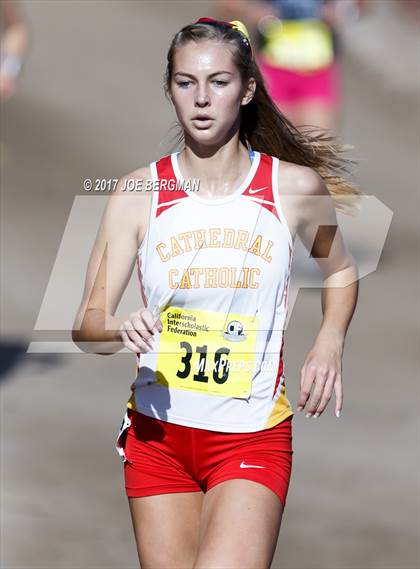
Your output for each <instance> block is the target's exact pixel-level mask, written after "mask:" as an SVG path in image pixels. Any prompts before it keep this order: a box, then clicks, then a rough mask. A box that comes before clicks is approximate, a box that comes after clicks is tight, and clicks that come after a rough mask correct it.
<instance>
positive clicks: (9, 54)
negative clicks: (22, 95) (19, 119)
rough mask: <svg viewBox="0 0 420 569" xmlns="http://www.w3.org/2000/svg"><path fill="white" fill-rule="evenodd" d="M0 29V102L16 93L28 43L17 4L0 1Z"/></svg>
mask: <svg viewBox="0 0 420 569" xmlns="http://www.w3.org/2000/svg"><path fill="white" fill-rule="evenodd" d="M0 29H1V42H0V100H1V101H6V100H8V99H10V98H11V97H12V96H13V94H14V93H15V91H16V84H17V78H18V76H19V74H20V72H21V70H22V64H23V59H24V57H25V54H26V52H27V49H28V41H29V29H28V25H27V23H26V20H25V18H24V16H23V12H22V7H21V6H20V5H19V3H18V2H16V1H12V0H1V1H0Z"/></svg>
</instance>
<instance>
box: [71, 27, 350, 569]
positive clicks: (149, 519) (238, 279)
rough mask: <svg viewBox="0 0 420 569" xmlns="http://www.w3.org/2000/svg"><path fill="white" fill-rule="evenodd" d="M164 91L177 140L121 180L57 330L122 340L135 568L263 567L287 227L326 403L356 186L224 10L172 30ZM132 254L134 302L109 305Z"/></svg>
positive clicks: (278, 463) (344, 296) (344, 309)
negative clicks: (341, 222) (128, 385)
mask: <svg viewBox="0 0 420 569" xmlns="http://www.w3.org/2000/svg"><path fill="white" fill-rule="evenodd" d="M166 92H167V94H168V96H169V97H170V99H171V101H172V103H173V105H174V107H175V111H176V114H177V117H178V119H179V122H180V125H181V127H182V136H183V141H184V143H183V146H182V150H181V152H178V153H176V152H174V153H172V154H170V155H168V156H164V157H163V158H160V159H159V160H157V161H156V162H153V163H152V164H151V165H150V166H149V167H144V168H140V169H138V170H134V171H133V172H131V173H130V174H128V175H127V176H124V177H123V178H121V180H119V183H118V187H117V190H116V192H115V193H114V195H113V196H112V197H111V198H110V200H109V203H108V206H107V209H106V211H105V214H104V217H103V219H102V221H101V227H100V229H99V233H98V236H97V239H96V242H95V245H94V248H93V251H92V254H91V258H90V261H89V266H88V271H87V278H86V286H85V292H84V296H83V299H82V303H81V306H80V309H79V312H78V314H77V318H76V322H75V325H74V332H73V339H74V341H75V342H76V343H77V344H78V345H79V346H80V347H81V348H82V349H83V350H84V351H86V352H93V353H100V354H106V353H115V352H117V351H119V350H120V349H122V348H123V347H126V348H128V349H129V350H131V351H133V352H135V353H136V355H137V356H136V357H137V368H136V379H135V381H134V383H133V385H132V392H133V393H132V396H131V397H130V400H129V402H128V404H127V407H128V409H127V412H126V414H125V417H124V420H123V424H122V426H121V430H120V433H119V436H118V439H117V450H118V452H119V453H120V455H121V456H122V458H123V461H124V474H125V486H126V493H127V496H128V500H129V506H130V511H131V516H132V522H133V527H134V533H135V538H136V544H137V550H138V555H139V561H140V563H141V567H142V568H143V569H146V568H158V567H159V568H169V567H177V568H180V567H183V568H184V567H185V568H188V567H190V568H192V567H194V568H204V567H206V568H208V567H219V568H226V567H241V568H247V567H249V568H256V567H258V568H262V567H270V564H271V562H272V559H273V556H274V552H275V548H276V543H277V539H278V535H279V530H280V524H281V519H282V515H283V511H284V506H285V503H286V496H287V491H288V486H289V480H290V474H291V464H292V454H293V450H292V417H293V410H292V408H291V405H290V402H289V400H288V398H287V394H286V386H285V375H284V359H283V351H284V350H283V349H284V336H283V332H284V323H285V319H286V315H287V306H288V289H289V281H290V267H291V263H292V256H293V248H294V240H295V237H296V235H299V237H300V239H301V240H302V241H303V243H304V244H305V246H306V247H307V248H308V250H310V251H311V254H312V255H313V256H314V257H316V258H317V260H318V262H319V266H320V268H321V270H322V271H323V274H324V275H325V281H324V288H323V290H322V310H323V318H322V322H321V325H320V329H319V332H318V334H317V336H316V338H315V340H314V344H313V346H312V348H311V350H310V351H309V353H308V354H307V356H306V359H305V362H304V365H303V368H302V373H301V378H300V394H299V399H298V409H299V410H302V409H304V408H305V407H306V412H307V416H309V415H308V414H310V415H311V416H313V417H318V416H320V415H321V414H322V413H323V412H324V410H325V408H326V406H327V404H328V402H329V401H330V399H331V397H332V394H333V393H335V411H336V414H337V416H339V413H340V411H341V409H342V378H341V371H342V354H343V346H344V339H345V335H346V331H347V328H348V326H349V323H350V320H351V317H352V314H353V311H354V308H355V304H356V298H357V270H356V267H355V265H354V262H353V259H352V257H351V256H350V255H349V253H348V252H347V251H346V248H345V246H344V243H343V239H342V236H341V234H340V231H339V229H338V227H337V220H336V211H335V208H336V207H337V208H341V209H342V210H343V211H345V210H346V207H344V205H343V202H344V201H348V200H346V198H350V201H351V200H354V199H356V197H357V194H358V193H360V192H359V190H357V189H355V188H354V187H352V186H351V185H350V184H349V183H348V182H346V181H345V180H344V179H343V178H342V177H341V175H340V173H342V172H343V171H346V165H347V161H346V160H344V158H342V157H341V156H340V152H341V150H342V148H341V147H340V146H339V145H338V144H337V143H336V142H335V141H334V140H333V139H332V138H330V137H327V136H325V135H320V134H319V133H318V134H316V135H315V134H311V133H309V132H308V133H306V134H304V133H301V132H299V131H298V130H297V129H296V128H295V127H293V126H292V124H291V123H290V122H289V121H288V120H287V119H285V117H284V116H283V115H282V114H281V113H280V112H279V111H278V110H277V108H276V106H275V104H274V103H273V101H272V100H271V99H270V97H269V96H268V94H267V91H266V88H265V86H264V82H263V80H262V77H261V73H260V71H259V69H258V67H257V65H256V64H255V60H254V57H253V51H252V46H251V44H250V41H249V37H248V34H247V30H246V28H245V27H244V26H243V24H241V23H240V22H220V21H216V20H212V19H210V18H200V20H198V21H197V22H196V23H194V24H191V25H187V26H185V27H184V28H183V29H182V30H180V31H179V32H178V33H177V34H176V35H175V37H174V39H173V41H172V44H171V46H170V49H169V52H168V65H167V71H166ZM279 158H280V160H279ZM196 179H198V180H199V183H200V185H199V191H192V189H194V188H193V182H194V180H196ZM133 186H136V187H137V188H138V189H139V191H137V192H129V191H127V188H133ZM151 187H153V188H154V190H158V191H145V190H146V189H147V188H149V189H150V188H151ZM140 190H144V191H140ZM136 260H137V261H138V273H139V278H140V283H141V292H142V296H143V301H144V305H145V308H144V309H141V310H136V311H135V312H133V313H131V314H130V315H129V316H128V317H124V318H119V317H116V316H114V314H115V311H116V308H117V306H118V304H119V301H120V299H121V297H122V294H123V292H124V290H125V288H126V286H127V283H128V281H129V279H130V275H131V273H132V271H133V268H134V264H135V262H136Z"/></svg>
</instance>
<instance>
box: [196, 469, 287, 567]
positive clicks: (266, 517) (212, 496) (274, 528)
mask: <svg viewBox="0 0 420 569" xmlns="http://www.w3.org/2000/svg"><path fill="white" fill-rule="evenodd" d="M282 515H283V506H282V503H281V501H280V500H279V498H278V496H277V495H276V494H275V493H274V492H273V491H272V490H270V489H269V488H267V487H266V486H264V485H262V484H260V483H258V482H254V481H252V480H245V479H233V480H226V481H225V482H221V483H220V484H217V485H216V486H214V487H213V488H211V489H210V490H209V491H208V492H207V494H206V495H205V496H204V500H203V510H202V516H201V531H200V545H199V551H198V556H197V559H196V561H195V564H194V568H195V569H204V568H205V569H209V568H215V567H224V568H225V569H228V568H229V569H233V568H237V567H241V569H248V568H249V569H255V568H256V567H258V569H264V568H265V567H267V568H268V567H270V564H271V562H272V559H273V557H274V553H275V550H276V545H277V539H278V534H279V531H280V524H281V518H282Z"/></svg>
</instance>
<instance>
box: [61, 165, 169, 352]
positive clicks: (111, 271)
mask: <svg viewBox="0 0 420 569" xmlns="http://www.w3.org/2000/svg"><path fill="white" fill-rule="evenodd" d="M147 178H150V174H149V168H142V169H139V170H136V171H134V172H133V173H131V174H128V175H127V176H124V177H123V178H121V179H120V180H119V181H118V184H117V187H116V189H115V192H114V194H113V195H112V196H111V197H110V199H109V201H108V204H107V207H106V209H105V212H104V215H103V217H102V220H101V224H100V227H99V230H98V233H97V236H96V240H95V244H94V246H93V249H92V252H91V255H90V259H89V263H88V267H87V274H86V281H85V288H84V293H83V297H82V301H81V304H80V308H79V310H78V312H77V315H76V319H75V322H74V325H73V331H72V338H73V341H74V342H75V343H76V345H77V346H78V347H79V348H80V349H81V350H82V351H84V352H86V353H97V354H103V355H105V354H112V353H115V352H118V351H119V350H121V349H123V348H124V347H127V348H129V349H130V350H132V351H135V352H142V351H146V350H147V349H148V344H147V340H148V339H150V338H151V336H152V334H153V333H154V331H155V330H158V329H159V322H158V323H155V322H154V319H153V317H152V315H151V313H150V312H149V311H148V310H145V309H141V310H138V311H136V312H133V313H131V314H130V315H129V316H125V317H116V316H115V311H116V309H117V307H118V305H119V303H120V300H121V297H122V295H123V293H124V290H125V289H126V287H127V284H128V282H129V280H130V277H131V274H132V272H133V268H134V265H135V262H136V256H137V251H138V247H139V245H140V243H141V242H142V240H143V238H144V235H145V234H146V231H147V226H148V222H149V212H150V202H151V195H152V193H151V192H144V191H139V192H127V191H124V188H125V186H126V183H127V181H128V180H132V179H134V180H143V183H144V181H145V180H146V179H147Z"/></svg>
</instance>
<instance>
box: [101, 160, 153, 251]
mask: <svg viewBox="0 0 420 569" xmlns="http://www.w3.org/2000/svg"><path fill="white" fill-rule="evenodd" d="M151 178H152V176H151V172H150V167H149V166H144V167H140V168H137V169H135V170H133V171H131V172H129V173H128V174H125V175H123V176H121V178H119V180H118V183H117V185H116V187H115V190H114V192H113V193H112V195H111V198H110V200H109V202H108V206H107V214H106V215H107V217H108V223H109V226H110V227H113V228H115V231H121V226H123V227H124V228H125V230H127V231H129V232H130V233H131V232H133V233H135V234H136V236H137V237H136V238H137V241H138V244H140V243H141V241H142V239H143V237H144V235H145V233H146V231H147V226H148V222H149V214H150V207H151V202H152V193H153V192H151V191H147V183H146V182H147V180H150V179H151Z"/></svg>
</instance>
